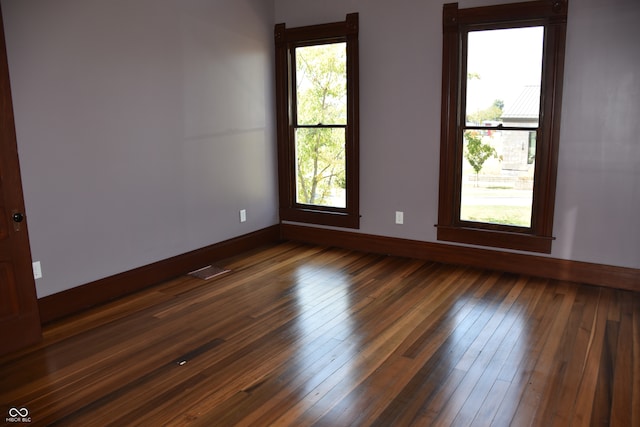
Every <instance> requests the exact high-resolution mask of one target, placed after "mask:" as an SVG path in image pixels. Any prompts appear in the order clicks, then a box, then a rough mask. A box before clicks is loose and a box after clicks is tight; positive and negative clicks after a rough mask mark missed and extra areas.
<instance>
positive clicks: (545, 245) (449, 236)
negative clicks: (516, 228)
mask: <svg viewBox="0 0 640 427" xmlns="http://www.w3.org/2000/svg"><path fill="white" fill-rule="evenodd" d="M436 227H438V240H444V241H447V242H457V243H467V244H470V245H477V246H490V247H495V248H503V249H515V250H520V251H528V252H539V253H546V254H548V253H551V243H552V242H553V240H554V238H553V237H550V236H538V235H534V234H526V233H516V232H508V231H499V230H485V229H478V228H469V227H452V226H447V225H437V226H436Z"/></svg>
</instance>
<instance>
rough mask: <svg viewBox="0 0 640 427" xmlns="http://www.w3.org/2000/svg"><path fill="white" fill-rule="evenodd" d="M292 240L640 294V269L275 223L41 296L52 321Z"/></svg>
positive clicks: (42, 307)
mask: <svg viewBox="0 0 640 427" xmlns="http://www.w3.org/2000/svg"><path fill="white" fill-rule="evenodd" d="M279 240H293V241H299V242H306V243H312V244H317V245H324V246H336V247H341V248H346V249H353V250H358V251H363V252H372V253H381V254H388V255H394V256H402V257H409V258H417V259H423V260H430V261H436V262H442V263H446V264H459V265H468V266H472V267H480V268H488V269H492V270H501V271H506V272H511V273H517V274H527V275H532V276H540V277H545V278H550V279H557V280H567V281H571V282H578V283H585V284H590V285H598V286H606V287H610V288H616V289H626V290H631V291H636V292H640V270H639V269H634V268H625V267H616V266H610V265H602V264H593V263H587V262H580V261H568V260H561V259H556V258H547V257H541V256H536V255H526V254H516V253H511V252H503V251H494V250H488V249H479V248H470V247H464V246H455V245H448V244H443V243H432V242H422V241H418V240H409V239H399V238H394V237H385V236H376V235H371V234H362V233H355V232H350V231H341V230H328V229H323V228H316V227H306V226H300V225H293V224H281V225H274V226H271V227H268V228H265V229H262V230H258V231H255V232H253V233H249V234H246V235H244V236H239V237H236V238H233V239H230V240H225V241H224V242H220V243H216V244H214V245H211V246H207V247H205V248H201V249H197V250H195V251H192V252H188V253H186V254H183V255H178V256H175V257H173V258H169V259H166V260H162V261H158V262H155V263H153V264H149V265H145V266H143V267H139V268H136V269H134V270H130V271H125V272H123V273H119V274H116V275H114V276H110V277H106V278H104V279H100V280H96V281H95V282H91V283H88V284H86V285H82V286H78V287H75V288H72V289H68V290H66V291H63V292H59V293H56V294H53V295H49V296H46V297H43V298H40V299H39V300H38V307H39V310H40V319H41V322H42V323H48V322H51V321H54V320H58V319H61V318H63V317H66V316H69V315H72V314H75V313H78V312H80V311H83V310H86V309H88V308H91V307H94V306H97V305H99V304H103V303H105V302H108V301H111V300H114V299H116V298H120V297H122V296H125V295H128V294H131V293H133V292H136V291H139V290H141V289H144V288H147V287H149V286H152V285H155V284H157V283H160V282H163V281H165V280H169V279H172V278H174V277H177V276H179V275H181V274H185V273H187V272H189V271H192V270H195V269H197V268H199V267H202V266H204V265H206V264H208V263H213V262H215V261H217V260H221V259H224V258H229V257H231V256H235V255H238V254H241V253H243V252H246V251H249V250H251V249H254V248H256V247H259V246H262V245H266V244H271V243H276V242H278V241H279Z"/></svg>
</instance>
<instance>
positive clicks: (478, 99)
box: [466, 27, 544, 127]
mask: <svg viewBox="0 0 640 427" xmlns="http://www.w3.org/2000/svg"><path fill="white" fill-rule="evenodd" d="M543 38H544V28H543V27H528V28H509V29H503V30H486V31H471V32H469V34H468V51H467V99H466V101H467V106H466V121H467V123H468V124H469V125H475V126H483V125H489V126H496V125H498V124H500V123H502V124H503V125H504V126H518V127H529V126H531V127H537V126H538V118H539V114H540V82H541V77H542V47H543Z"/></svg>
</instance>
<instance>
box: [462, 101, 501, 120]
mask: <svg viewBox="0 0 640 427" xmlns="http://www.w3.org/2000/svg"><path fill="white" fill-rule="evenodd" d="M503 109H504V101H502V100H501V99H496V100H495V101H493V104H491V106H490V107H487V108H485V109H484V110H478V111H476V112H475V113H471V114H468V115H467V122H469V123H475V124H478V125H481V124H482V123H484V122H487V121H498V120H500V117H502V111H503Z"/></svg>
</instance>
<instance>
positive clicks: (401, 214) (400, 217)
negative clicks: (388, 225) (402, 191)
mask: <svg viewBox="0 0 640 427" xmlns="http://www.w3.org/2000/svg"><path fill="white" fill-rule="evenodd" d="M396 224H404V212H402V211H396Z"/></svg>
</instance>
